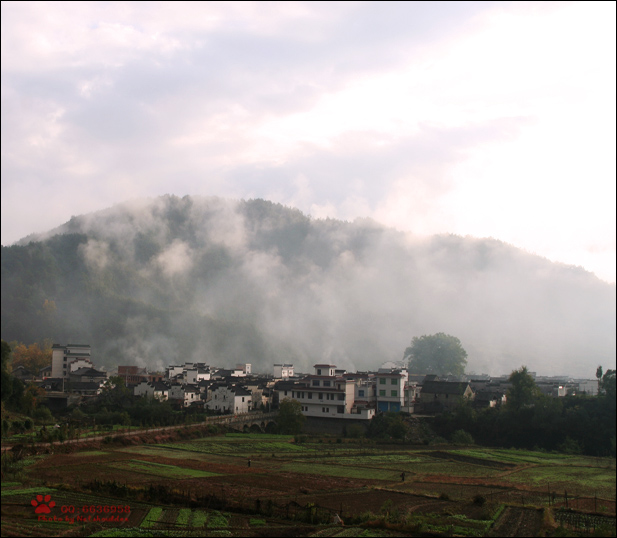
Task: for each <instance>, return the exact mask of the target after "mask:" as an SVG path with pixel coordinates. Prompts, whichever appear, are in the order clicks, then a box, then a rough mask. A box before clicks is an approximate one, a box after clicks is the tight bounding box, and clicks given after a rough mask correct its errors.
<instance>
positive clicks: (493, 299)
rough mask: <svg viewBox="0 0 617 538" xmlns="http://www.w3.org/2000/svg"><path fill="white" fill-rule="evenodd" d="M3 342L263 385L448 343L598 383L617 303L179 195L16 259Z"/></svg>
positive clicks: (442, 246) (413, 240)
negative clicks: (270, 379)
mask: <svg viewBox="0 0 617 538" xmlns="http://www.w3.org/2000/svg"><path fill="white" fill-rule="evenodd" d="M1 332H2V338H3V339H4V340H7V341H11V340H19V341H23V342H27V343H29V342H33V341H37V340H41V339H43V338H46V337H50V338H53V340H54V341H55V342H58V343H61V344H66V343H68V342H71V343H90V344H91V345H92V347H93V359H94V360H95V362H96V363H97V364H106V365H108V366H111V365H114V364H138V365H146V366H148V367H150V368H162V367H164V366H165V365H168V364H177V363H179V362H184V361H201V362H207V363H209V364H213V365H221V366H224V365H227V366H234V365H235V364H237V363H244V362H250V363H252V364H253V369H254V370H255V371H264V372H271V370H272V364H273V363H277V362H283V361H284V362H291V363H293V364H294V365H295V366H296V370H297V371H309V370H311V368H312V365H313V364H315V363H317V362H324V361H327V362H331V363H333V364H336V365H338V366H339V367H342V368H347V369H349V370H353V371H355V370H367V369H375V368H377V367H379V365H380V364H381V363H383V362H385V361H388V360H394V361H396V360H401V359H402V357H403V351H404V350H405V348H406V347H407V346H408V345H409V344H410V341H411V339H412V338H413V337H414V336H421V335H423V334H433V333H436V332H445V333H448V334H452V335H454V336H457V337H458V338H459V339H460V340H461V342H462V344H463V347H465V349H466V350H467V352H468V354H469V357H468V371H476V372H478V373H480V372H487V373H492V374H499V373H509V372H510V371H511V370H513V369H515V368H518V367H520V366H521V365H523V364H524V365H527V366H528V367H529V369H530V370H532V371H536V372H537V373H538V374H546V375H558V374H565V373H567V374H571V375H577V376H584V377H590V378H593V377H594V376H595V371H596V368H597V366H598V365H603V366H604V369H605V370H606V369H607V368H614V367H615V286H614V285H611V284H607V283H605V282H603V281H601V280H599V279H598V278H596V277H595V276H594V275H593V274H591V273H588V272H586V271H584V270H583V269H581V268H578V267H573V266H566V265H563V264H556V263H552V262H550V261H548V260H546V259H544V258H541V257H538V256H536V255H532V254H529V253H527V252H525V251H522V250H520V249H517V248H515V247H513V246H511V245H508V244H506V243H503V242H500V241H497V240H495V239H477V238H471V237H459V236H455V235H439V236H433V237H430V238H418V237H414V236H413V235H411V234H405V233H401V232H397V231H394V230H392V229H388V228H385V227H383V226H381V225H379V224H378V223H376V222H374V221H371V220H369V219H358V220H356V221H354V222H351V223H350V222H343V221H339V220H332V219H326V220H315V219H311V218H310V217H308V216H306V215H304V214H302V213H301V212H300V211H298V210H296V209H292V208H288V207H284V206H282V205H280V204H274V203H271V202H268V201H264V200H248V201H244V200H240V201H233V200H226V199H220V198H214V197H189V196H185V197H184V198H178V197H176V196H170V195H167V196H162V197H159V198H155V199H146V200H139V201H133V202H128V203H124V204H120V205H117V206H114V207H112V208H110V209H107V210H104V211H98V212H95V213H91V214H87V215H81V216H76V217H73V218H71V219H70V220H69V221H68V222H67V223H65V224H64V225H62V226H60V227H59V228H56V229H55V230H52V231H50V232H48V233H46V234H43V235H38V236H28V237H27V238H25V239H24V240H22V241H20V242H19V243H18V244H16V245H13V246H3V247H2V325H1Z"/></svg>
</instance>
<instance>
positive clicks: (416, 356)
mask: <svg viewBox="0 0 617 538" xmlns="http://www.w3.org/2000/svg"><path fill="white" fill-rule="evenodd" d="M403 360H408V361H409V369H410V370H411V371H413V372H419V373H426V374H437V375H463V374H464V373H465V366H466V365H467V352H466V351H465V350H464V349H463V346H462V345H461V341H460V340H459V339H458V338H456V337H455V336H450V335H449V334H444V333H437V334H433V335H424V336H420V337H417V336H414V338H413V340H412V341H411V346H410V347H408V348H407V349H405V353H404V354H403Z"/></svg>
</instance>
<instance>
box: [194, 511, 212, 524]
mask: <svg viewBox="0 0 617 538" xmlns="http://www.w3.org/2000/svg"><path fill="white" fill-rule="evenodd" d="M206 521H208V512H204V511H203V510H195V511H194V512H193V520H192V521H191V527H199V528H201V527H203V526H204V525H205V524H206Z"/></svg>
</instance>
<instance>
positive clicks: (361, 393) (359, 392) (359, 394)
mask: <svg viewBox="0 0 617 538" xmlns="http://www.w3.org/2000/svg"><path fill="white" fill-rule="evenodd" d="M358 396H360V397H362V398H364V391H363V390H359V391H358Z"/></svg>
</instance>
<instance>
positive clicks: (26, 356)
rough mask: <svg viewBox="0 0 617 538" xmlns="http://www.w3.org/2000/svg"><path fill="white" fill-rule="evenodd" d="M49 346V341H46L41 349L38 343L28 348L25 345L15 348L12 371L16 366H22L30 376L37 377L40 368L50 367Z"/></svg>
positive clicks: (50, 352) (50, 351)
mask: <svg viewBox="0 0 617 538" xmlns="http://www.w3.org/2000/svg"><path fill="white" fill-rule="evenodd" d="M51 344H52V343H51V340H46V341H44V342H43V347H42V348H41V346H39V344H38V343H34V344H30V345H29V346H26V345H25V344H18V345H17V346H15V347H14V349H13V361H12V363H11V364H12V367H13V370H14V369H15V368H17V367H18V366H23V367H24V368H25V369H26V371H28V372H29V373H30V374H31V375H33V376H36V375H38V373H39V371H40V370H41V368H44V367H45V366H50V365H51V355H52V349H51Z"/></svg>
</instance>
